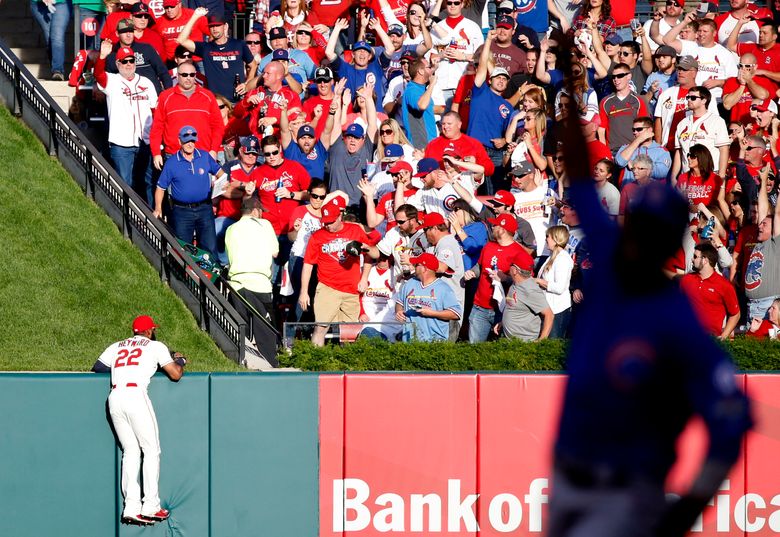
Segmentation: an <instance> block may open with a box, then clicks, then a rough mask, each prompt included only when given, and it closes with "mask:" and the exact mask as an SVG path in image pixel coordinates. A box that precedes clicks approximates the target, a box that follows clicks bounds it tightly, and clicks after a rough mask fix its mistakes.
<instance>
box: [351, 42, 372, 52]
mask: <svg viewBox="0 0 780 537" xmlns="http://www.w3.org/2000/svg"><path fill="white" fill-rule="evenodd" d="M356 50H367V51H368V52H372V53H373V52H374V49H373V48H371V45H369V44H368V43H366V42H365V41H357V42H356V43H355V44H354V45H352V52H355V51H356Z"/></svg>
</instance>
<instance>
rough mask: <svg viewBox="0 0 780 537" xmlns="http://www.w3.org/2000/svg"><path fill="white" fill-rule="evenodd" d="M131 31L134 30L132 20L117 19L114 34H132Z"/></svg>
mask: <svg viewBox="0 0 780 537" xmlns="http://www.w3.org/2000/svg"><path fill="white" fill-rule="evenodd" d="M133 30H135V23H134V22H133V19H129V18H128V19H119V22H117V23H116V33H118V34H123V33H125V32H132V31H133Z"/></svg>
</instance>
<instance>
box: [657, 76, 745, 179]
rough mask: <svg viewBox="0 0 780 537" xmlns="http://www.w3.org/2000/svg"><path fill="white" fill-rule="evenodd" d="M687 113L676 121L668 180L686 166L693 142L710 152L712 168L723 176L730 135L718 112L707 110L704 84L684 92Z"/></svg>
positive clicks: (707, 92) (684, 169)
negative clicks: (673, 151) (686, 92)
mask: <svg viewBox="0 0 780 537" xmlns="http://www.w3.org/2000/svg"><path fill="white" fill-rule="evenodd" d="M685 99H686V100H687V101H688V110H689V111H690V112H691V114H690V115H689V116H687V117H685V119H683V120H682V121H680V124H679V125H677V130H676V132H675V140H676V141H675V153H674V161H673V163H672V175H671V177H672V181H673V182H674V181H676V179H677V176H678V175H679V174H680V172H681V171H683V172H687V171H688V170H689V169H690V164H689V162H688V154H689V153H690V150H691V147H692V146H693V145H695V144H702V145H703V146H705V147H706V148H707V149H708V150H709V152H710V154H711V155H712V162H713V169H714V170H717V174H718V176H720V177H726V169H727V167H728V160H729V146H730V145H731V139H730V138H729V131H728V128H727V127H726V122H725V121H724V120H723V118H721V117H720V116H719V115H718V114H716V113H713V112H712V111H710V110H708V106H709V104H710V100H711V99H712V94H711V93H710V91H709V90H708V89H707V88H705V87H704V86H695V87H693V88H691V89H690V91H688V95H686V96H685Z"/></svg>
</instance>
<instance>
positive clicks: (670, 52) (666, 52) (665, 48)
mask: <svg viewBox="0 0 780 537" xmlns="http://www.w3.org/2000/svg"><path fill="white" fill-rule="evenodd" d="M654 56H671V57H672V58H676V57H677V51H676V50H674V49H673V48H672V47H670V46H669V45H661V46H660V47H658V48H657V49H655V54H654Z"/></svg>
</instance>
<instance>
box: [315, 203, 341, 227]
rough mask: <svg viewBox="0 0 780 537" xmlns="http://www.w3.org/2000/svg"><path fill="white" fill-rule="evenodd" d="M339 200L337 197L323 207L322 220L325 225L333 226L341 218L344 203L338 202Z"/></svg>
mask: <svg viewBox="0 0 780 537" xmlns="http://www.w3.org/2000/svg"><path fill="white" fill-rule="evenodd" d="M338 199H339V198H338V197H335V198H333V199H332V200H330V201H329V202H328V203H326V204H325V205H323V206H322V209H321V213H322V217H321V218H320V220H322V223H323V224H332V223H333V222H335V221H336V220H338V218H339V216H341V209H342V203H339V202H338V201H336V200H338Z"/></svg>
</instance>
